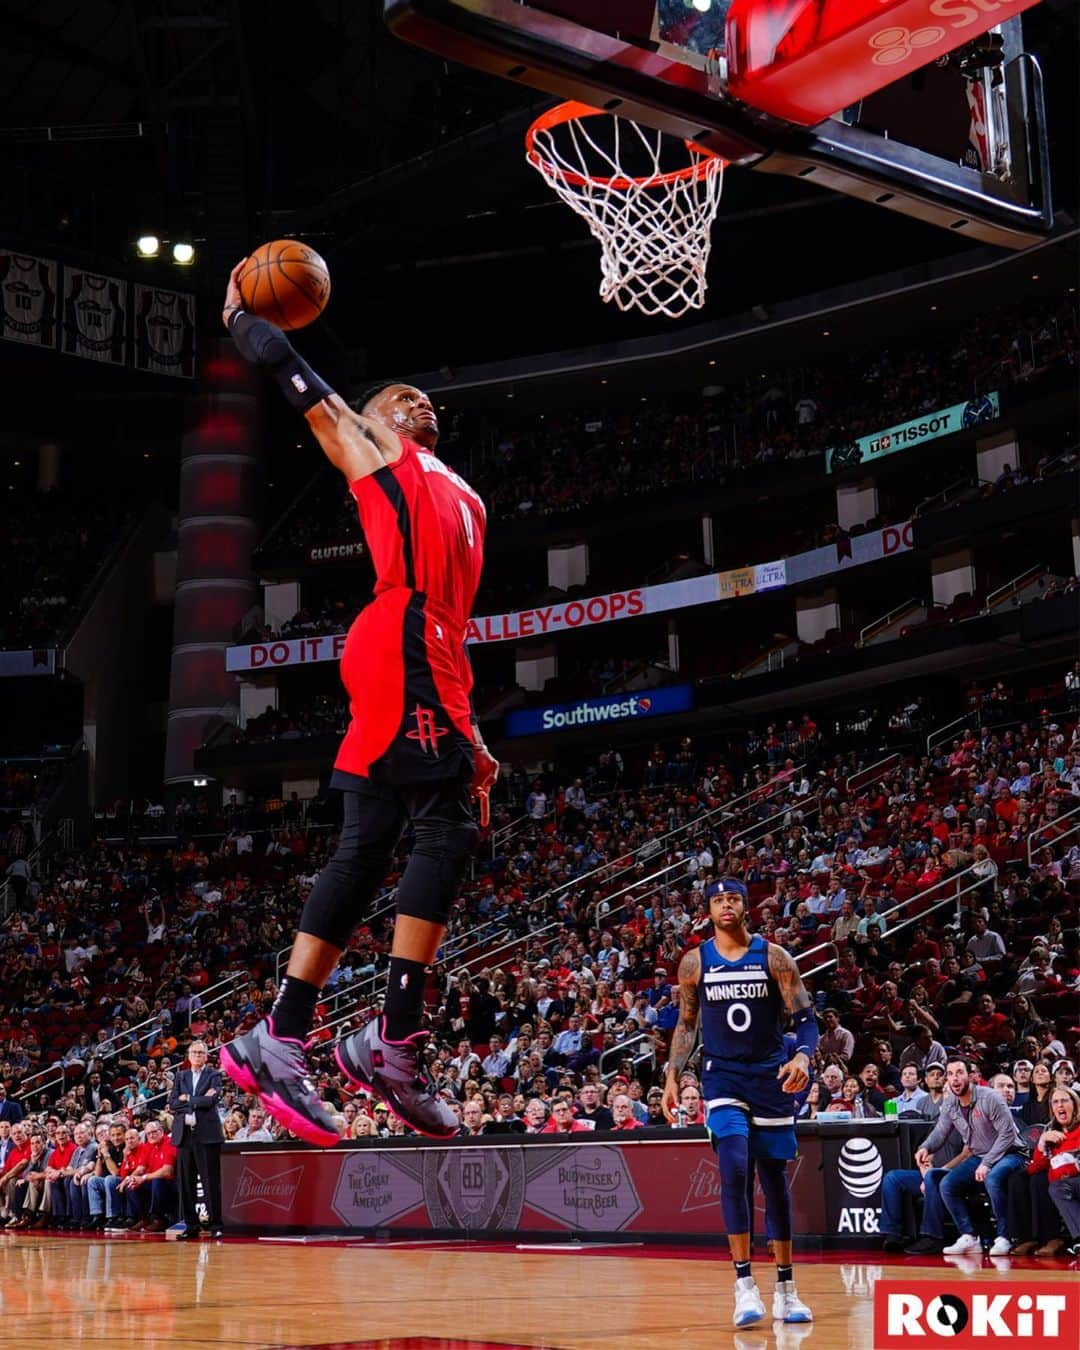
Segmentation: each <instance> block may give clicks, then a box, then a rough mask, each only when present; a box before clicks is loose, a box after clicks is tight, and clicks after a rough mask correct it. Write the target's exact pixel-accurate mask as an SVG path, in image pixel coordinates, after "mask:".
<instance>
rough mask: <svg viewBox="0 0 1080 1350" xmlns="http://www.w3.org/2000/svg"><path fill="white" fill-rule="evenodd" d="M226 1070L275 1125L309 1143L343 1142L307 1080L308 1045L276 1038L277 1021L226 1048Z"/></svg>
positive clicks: (223, 1062) (223, 1056) (269, 1021)
mask: <svg viewBox="0 0 1080 1350" xmlns="http://www.w3.org/2000/svg"><path fill="white" fill-rule="evenodd" d="M221 1067H222V1069H224V1071H225V1072H226V1073H227V1074H228V1075H229V1077H230V1078H231V1079H232V1080H233V1082H234V1083H236V1085H237V1086H238V1087H240V1088H242V1089H243V1091H244V1092H253V1093H255V1095H256V1096H257V1097H258V1099H259V1101H261V1102H262V1104H263V1106H265V1107H266V1109H267V1111H269V1112H270V1114H271V1115H272V1116H273V1117H274V1119H275V1120H278V1121H280V1122H281V1123H282V1125H284V1126H285V1127H286V1128H287V1129H289V1130H292V1132H293V1134H295V1135H297V1136H299V1138H301V1139H303V1140H306V1142H307V1143H309V1144H316V1145H317V1146H318V1147H319V1148H333V1147H334V1145H335V1144H336V1143H337V1142H338V1140H339V1139H340V1135H339V1134H338V1132H337V1130H336V1129H335V1128H334V1122H333V1120H332V1119H331V1118H330V1114H329V1112H328V1111H327V1110H326V1107H325V1106H323V1104H322V1102H321V1101H320V1100H319V1096H318V1093H317V1092H316V1091H315V1084H314V1083H313V1082H312V1081H311V1079H310V1077H309V1076H308V1065H307V1060H306V1059H305V1058H304V1044H303V1042H302V1041H294V1040H286V1039H285V1038H284V1037H282V1036H275V1034H274V1022H273V1018H271V1017H268V1018H266V1020H265V1021H262V1022H260V1023H259V1024H258V1026H256V1027H253V1028H252V1030H251V1031H249V1032H248V1033H247V1034H246V1035H244V1036H237V1038H236V1039H235V1040H234V1041H230V1042H229V1043H228V1045H223V1046H222V1047H221Z"/></svg>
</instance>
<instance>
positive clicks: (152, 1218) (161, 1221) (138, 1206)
mask: <svg viewBox="0 0 1080 1350" xmlns="http://www.w3.org/2000/svg"><path fill="white" fill-rule="evenodd" d="M129 1133H130V1132H129ZM127 1162H128V1160H127V1158H126V1157H125V1159H124V1162H123V1164H121V1168H120V1171H121V1182H120V1189H121V1190H122V1191H123V1192H124V1196H125V1203H126V1205H127V1211H128V1214H129V1215H131V1216H132V1217H133V1219H134V1225H133V1231H137V1232H146V1233H164V1231H165V1229H166V1228H168V1226H169V1220H170V1218H171V1217H172V1215H173V1214H174V1213H175V1211H176V1202H177V1193H176V1181H175V1176H176V1148H175V1147H174V1145H173V1144H171V1143H170V1142H169V1140H168V1139H166V1138H165V1131H164V1129H163V1128H162V1126H161V1122H160V1121H157V1120H151V1121H149V1122H148V1123H147V1126H146V1139H145V1140H144V1141H142V1142H140V1143H139V1145H138V1148H137V1149H136V1151H135V1156H134V1165H133V1167H132V1169H131V1171H130V1173H128V1174H127V1175H125V1174H124V1169H125V1167H126V1166H127Z"/></svg>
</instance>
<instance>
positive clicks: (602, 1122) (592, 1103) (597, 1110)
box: [577, 1083, 615, 1130]
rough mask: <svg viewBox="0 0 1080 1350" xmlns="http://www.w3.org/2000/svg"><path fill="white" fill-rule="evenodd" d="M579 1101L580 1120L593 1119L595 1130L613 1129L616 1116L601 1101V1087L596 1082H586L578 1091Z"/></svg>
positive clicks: (578, 1114) (578, 1113)
mask: <svg viewBox="0 0 1080 1350" xmlns="http://www.w3.org/2000/svg"><path fill="white" fill-rule="evenodd" d="M578 1101H579V1103H580V1105H579V1107H578V1112H577V1118H578V1120H583V1121H587V1122H588V1121H591V1122H592V1128H593V1129H594V1130H610V1129H611V1127H612V1125H613V1124H614V1123H615V1121H614V1117H613V1115H612V1112H611V1111H609V1110H608V1108H607V1107H606V1106H604V1105H603V1104H602V1102H601V1101H600V1088H599V1086H598V1085H597V1084H596V1083H585V1084H584V1086H583V1087H582V1089H581V1091H580V1092H579V1093H578Z"/></svg>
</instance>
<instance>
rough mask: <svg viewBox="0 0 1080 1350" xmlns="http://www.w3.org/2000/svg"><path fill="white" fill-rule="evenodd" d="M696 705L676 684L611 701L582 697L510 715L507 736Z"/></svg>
mask: <svg viewBox="0 0 1080 1350" xmlns="http://www.w3.org/2000/svg"><path fill="white" fill-rule="evenodd" d="M693 706H694V690H693V686H692V685H689V684H673V685H670V686H668V687H667V688H664V689H649V690H647V691H645V692H644V693H640V694H614V695H612V696H611V697H609V698H583V699H579V700H578V701H577V702H576V703H555V704H552V705H551V706H549V707H547V708H528V709H525V710H523V711H521V712H512V713H507V715H506V727H505V734H506V735H507V736H535V735H537V734H538V733H543V732H545V731H565V730H566V729H567V728H568V727H594V726H600V725H602V724H603V723H605V722H627V721H633V720H635V719H637V718H641V717H662V716H663V715H664V714H665V713H676V712H687V711H688V710H689V709H690V708H692V707H693Z"/></svg>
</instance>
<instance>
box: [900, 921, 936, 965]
mask: <svg viewBox="0 0 1080 1350" xmlns="http://www.w3.org/2000/svg"><path fill="white" fill-rule="evenodd" d="M908 959H909V961H910V962H911V963H913V964H914V963H915V962H922V961H931V960H933V961H940V960H941V948H940V947H939V946H938V944H937V943H936V942H935V941H934V939H933V938H932V937H928V936H927V932H926V929H925V928H923V927H922V925H921V924H920V925H919V926H918V927H917V928H916V929H915V932H914V933H913V934H912V942H911V946H910V947H909V948H908Z"/></svg>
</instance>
